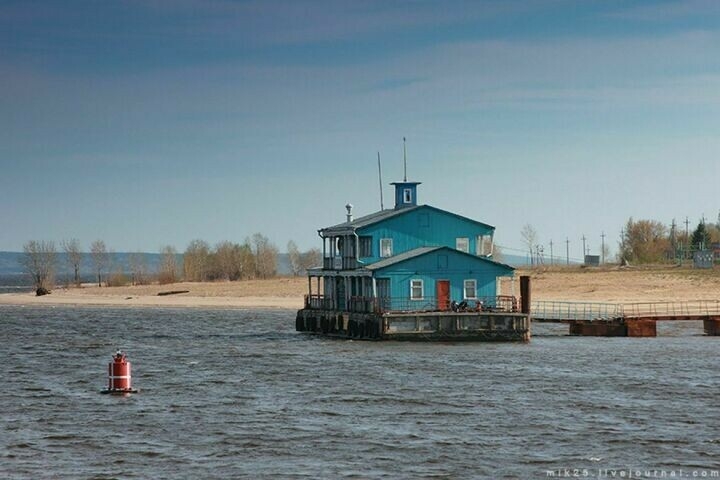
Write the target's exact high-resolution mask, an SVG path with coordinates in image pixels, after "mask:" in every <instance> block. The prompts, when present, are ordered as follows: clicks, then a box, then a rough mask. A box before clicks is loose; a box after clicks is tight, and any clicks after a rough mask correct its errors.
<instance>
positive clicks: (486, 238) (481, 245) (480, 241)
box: [475, 235, 493, 257]
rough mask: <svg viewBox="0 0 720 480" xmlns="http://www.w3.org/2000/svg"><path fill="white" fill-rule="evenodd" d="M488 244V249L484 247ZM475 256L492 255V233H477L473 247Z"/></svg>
mask: <svg viewBox="0 0 720 480" xmlns="http://www.w3.org/2000/svg"><path fill="white" fill-rule="evenodd" d="M486 244H487V245H489V249H488V250H486V249H485V245H486ZM475 250H476V251H477V256H479V257H492V254H493V236H492V235H478V236H477V246H476V248H475Z"/></svg>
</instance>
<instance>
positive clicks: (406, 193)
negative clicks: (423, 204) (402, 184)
mask: <svg viewBox="0 0 720 480" xmlns="http://www.w3.org/2000/svg"><path fill="white" fill-rule="evenodd" d="M403 203H412V190H411V189H409V188H406V189H405V190H403Z"/></svg>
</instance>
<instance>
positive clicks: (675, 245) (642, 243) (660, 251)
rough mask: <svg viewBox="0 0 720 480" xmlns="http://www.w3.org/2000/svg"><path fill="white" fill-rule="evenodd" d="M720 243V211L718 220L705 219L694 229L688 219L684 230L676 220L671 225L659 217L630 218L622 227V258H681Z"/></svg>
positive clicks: (648, 260)
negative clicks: (658, 219)
mask: <svg viewBox="0 0 720 480" xmlns="http://www.w3.org/2000/svg"><path fill="white" fill-rule="evenodd" d="M718 245H720V214H719V215H718V221H717V223H710V222H706V221H705V219H704V218H702V219H701V220H700V221H699V222H698V224H697V226H696V227H695V228H694V230H692V231H690V229H689V222H688V221H687V220H686V222H685V230H683V229H682V228H679V227H678V225H677V224H676V222H675V220H673V221H672V223H671V224H670V226H668V225H665V224H663V223H662V222H659V221H657V220H633V218H632V217H631V218H630V219H628V221H627V223H626V224H625V226H624V227H623V229H622V233H621V238H620V245H619V247H620V250H619V253H618V257H619V260H621V261H622V260H625V261H632V262H636V263H657V262H664V261H670V260H674V261H682V260H685V259H691V258H693V253H694V252H696V251H701V250H708V249H711V248H713V247H716V246H718Z"/></svg>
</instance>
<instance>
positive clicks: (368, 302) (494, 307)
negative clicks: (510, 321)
mask: <svg viewBox="0 0 720 480" xmlns="http://www.w3.org/2000/svg"><path fill="white" fill-rule="evenodd" d="M344 303H345V302H344V301H343V300H341V301H340V302H338V301H337V300H336V299H334V298H326V297H324V296H323V295H305V308H309V309H314V310H343V311H347V312H355V313H388V312H407V313H415V312H442V311H457V312H518V311H519V309H518V305H519V304H518V300H517V298H515V297H514V296H511V295H499V296H497V297H482V298H477V299H471V300H465V301H462V302H450V301H448V300H447V299H440V300H439V301H438V299H437V298H436V297H425V298H423V299H421V300H411V299H409V298H407V297H382V298H371V297H351V298H350V301H349V302H347V305H346V306H345V308H338V305H342V304H344Z"/></svg>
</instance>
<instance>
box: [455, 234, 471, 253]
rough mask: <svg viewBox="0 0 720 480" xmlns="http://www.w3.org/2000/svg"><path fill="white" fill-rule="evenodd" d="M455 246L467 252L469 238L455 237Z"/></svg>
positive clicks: (468, 249)
mask: <svg viewBox="0 0 720 480" xmlns="http://www.w3.org/2000/svg"><path fill="white" fill-rule="evenodd" d="M455 248H456V249H458V250H460V251H461V252H465V253H468V252H469V251H470V239H469V238H467V237H458V238H456V239H455Z"/></svg>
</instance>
